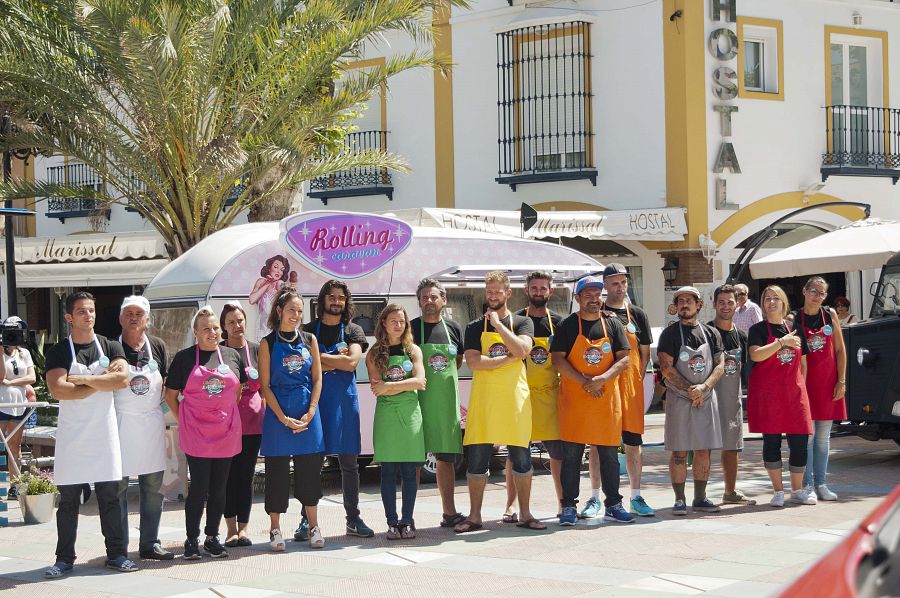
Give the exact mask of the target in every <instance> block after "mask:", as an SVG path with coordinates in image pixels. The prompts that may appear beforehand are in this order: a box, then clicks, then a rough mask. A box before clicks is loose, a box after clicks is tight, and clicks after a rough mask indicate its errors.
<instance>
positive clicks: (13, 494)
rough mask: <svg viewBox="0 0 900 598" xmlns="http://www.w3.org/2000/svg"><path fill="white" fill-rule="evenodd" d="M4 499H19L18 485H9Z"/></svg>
mask: <svg viewBox="0 0 900 598" xmlns="http://www.w3.org/2000/svg"><path fill="white" fill-rule="evenodd" d="M6 500H19V487H18V486H10V487H9V494H7V495H6Z"/></svg>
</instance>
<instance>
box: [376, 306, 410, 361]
mask: <svg viewBox="0 0 900 598" xmlns="http://www.w3.org/2000/svg"><path fill="white" fill-rule="evenodd" d="M398 311H399V312H403V319H404V320H406V326H405V327H404V329H403V333H402V334H401V335H400V344H402V345H403V350H404V351H406V352H407V353H410V352H411V351H412V347H413V337H412V330H410V328H409V314H407V313H406V310H405V309H404V308H403V306H402V305H400V304H399V303H391V304H389V305H387V306H385V308H384V309H383V310H381V313H380V314H379V315H378V323H377V324H376V325H375V344H374V345H372V348H371V349H369V352H370V353H372V355H373V357H372V363H373V364H375V367H377V368H378V371H380V372H381V373H382V374H383V373H384V372H385V370H387V364H388V359H390V353H391V345H390V340H389V338H388V332H387V327H385V324H384V323H385V322H386V321H387V319H388V316H389V315H391V314H392V313H394V312H398Z"/></svg>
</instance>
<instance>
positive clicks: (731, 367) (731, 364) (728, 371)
mask: <svg viewBox="0 0 900 598" xmlns="http://www.w3.org/2000/svg"><path fill="white" fill-rule="evenodd" d="M737 370H738V362H737V359H736V358H735V357H732V356H731V355H726V356H725V375H726V376H734V375H735V374H736V373H737Z"/></svg>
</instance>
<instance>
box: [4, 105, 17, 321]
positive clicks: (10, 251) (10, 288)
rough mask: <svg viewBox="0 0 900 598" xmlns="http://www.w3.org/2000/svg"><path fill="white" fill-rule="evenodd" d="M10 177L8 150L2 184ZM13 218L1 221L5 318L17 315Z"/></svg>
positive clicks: (7, 128) (9, 216)
mask: <svg viewBox="0 0 900 598" xmlns="http://www.w3.org/2000/svg"><path fill="white" fill-rule="evenodd" d="M8 130H9V119H8V118H6V117H4V118H3V132H4V135H5V134H6V132H7V131H8ZM11 176H12V155H11V153H10V151H9V150H6V151H4V152H3V182H4V183H8V182H9V179H10V178H11ZM4 203H5V206H6V207H7V208H11V207H12V200H11V199H7V200H6V201H5V202H4ZM12 219H13V216H12V214H7V215H6V217H5V218H4V219H3V234H4V235H5V236H6V317H9V316H17V315H19V307H18V302H17V301H16V249H15V238H14V236H13V222H12Z"/></svg>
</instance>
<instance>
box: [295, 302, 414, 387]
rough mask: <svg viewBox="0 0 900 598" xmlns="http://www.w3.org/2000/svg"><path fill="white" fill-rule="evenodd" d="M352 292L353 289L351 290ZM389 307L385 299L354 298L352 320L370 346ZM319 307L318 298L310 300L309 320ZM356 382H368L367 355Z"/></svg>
mask: <svg viewBox="0 0 900 598" xmlns="http://www.w3.org/2000/svg"><path fill="white" fill-rule="evenodd" d="M351 290H352V289H351ZM386 306H387V301H386V300H385V299H370V298H366V297H353V319H352V320H350V321H351V322H353V323H354V324H359V326H360V327H362V329H363V332H365V333H366V338H367V339H368V340H369V346H371V345H372V343H374V342H375V323H376V322H377V321H378V315H379V314H380V313H381V310H382V309H384V308H385V307H386ZM317 307H318V297H314V298H312V299H310V300H309V315H308V318H309V320H313V319H315V317H316V308H317ZM409 317H410V319H412V318H415V317H416V314H409ZM356 381H357V382H368V381H369V372H368V370H367V369H366V360H365V354H363V358H362V359H360V360H359V365H357V366H356Z"/></svg>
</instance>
